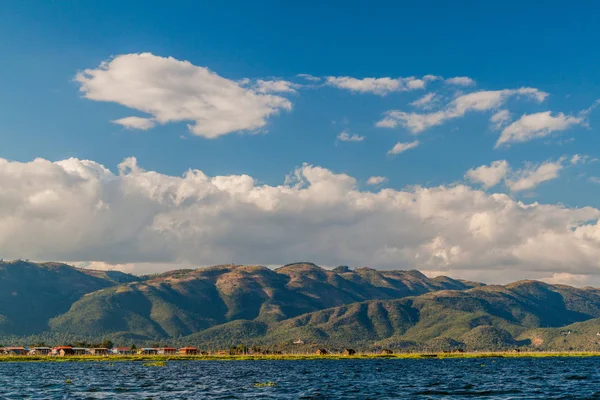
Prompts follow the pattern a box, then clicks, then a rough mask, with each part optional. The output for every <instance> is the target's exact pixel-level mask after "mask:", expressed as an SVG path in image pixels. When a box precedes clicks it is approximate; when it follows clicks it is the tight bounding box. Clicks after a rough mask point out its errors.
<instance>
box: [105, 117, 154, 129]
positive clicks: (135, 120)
mask: <svg viewBox="0 0 600 400" xmlns="http://www.w3.org/2000/svg"><path fill="white" fill-rule="evenodd" d="M112 122H113V123H114V124H118V125H122V126H124V127H125V128H128V129H140V130H143V131H146V130H148V129H150V128H154V126H155V125H156V123H155V122H154V120H153V119H152V118H141V117H125V118H121V119H115V120H114V121H112Z"/></svg>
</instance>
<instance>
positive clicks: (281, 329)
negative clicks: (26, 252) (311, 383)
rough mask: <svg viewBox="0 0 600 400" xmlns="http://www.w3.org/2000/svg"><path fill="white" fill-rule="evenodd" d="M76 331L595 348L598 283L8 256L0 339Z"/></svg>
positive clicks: (367, 345) (232, 339) (56, 336)
mask: <svg viewBox="0 0 600 400" xmlns="http://www.w3.org/2000/svg"><path fill="white" fill-rule="evenodd" d="M66 338H71V339H72V338H77V339H80V340H86V339H89V340H94V339H95V340H97V339H104V338H109V339H112V340H113V341H116V342H118V343H122V344H129V343H133V342H136V343H146V342H148V343H150V342H169V343H171V342H176V343H182V344H183V343H190V344H196V345H199V346H205V347H211V348H219V347H220V348H222V347H227V346H230V345H235V344H239V343H246V344H254V345H260V346H265V347H269V346H273V347H288V348H294V347H297V348H298V349H299V350H300V349H304V348H307V347H315V346H329V347H348V346H352V347H357V348H364V349H373V348H390V349H407V350H411V349H415V350H423V349H431V350H436V351H437V350H451V349H456V348H462V349H468V350H496V349H506V348H519V347H522V348H539V349H557V350H559V349H560V350H565V349H596V348H600V344H599V343H600V290H598V289H595V288H591V287H586V288H574V287H570V286H565V285H550V284H547V283H543V282H538V281H519V282H515V283H512V284H508V285H485V284H482V283H477V282H469V281H464V280H458V279H452V278H449V277H443V276H441V277H437V278H428V277H426V276H425V275H423V274H422V273H420V272H418V271H415V270H412V271H380V270H374V269H371V268H356V269H353V270H351V269H350V268H348V267H345V266H341V267H337V268H335V269H333V270H328V269H324V268H320V267H318V266H317V265H314V264H311V263H294V264H288V265H285V266H283V267H280V268H276V269H270V268H266V267H263V266H247V265H219V266H214V267H209V268H199V269H193V270H191V269H190V270H176V271H170V272H166V273H163V274H157V275H148V276H134V275H129V274H126V273H122V272H118V271H95V270H89V269H85V268H75V267H72V266H69V265H66V264H61V263H32V262H28V261H21V260H18V261H13V262H0V340H2V341H3V342H5V341H10V342H11V343H14V342H27V341H34V340H36V341H39V340H40V339H42V340H45V341H57V340H67V339H66ZM293 342H297V343H300V344H293Z"/></svg>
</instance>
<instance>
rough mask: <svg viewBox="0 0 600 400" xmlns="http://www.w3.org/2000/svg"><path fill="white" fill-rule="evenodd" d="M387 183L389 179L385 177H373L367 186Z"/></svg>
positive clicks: (368, 180)
mask: <svg viewBox="0 0 600 400" xmlns="http://www.w3.org/2000/svg"><path fill="white" fill-rule="evenodd" d="M385 182H387V178H386V177H385V176H372V177H370V178H369V179H367V185H371V186H377V185H381V184H382V183H385Z"/></svg>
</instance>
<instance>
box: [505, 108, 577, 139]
mask: <svg viewBox="0 0 600 400" xmlns="http://www.w3.org/2000/svg"><path fill="white" fill-rule="evenodd" d="M582 124H585V119H584V118H583V117H575V116H572V115H565V114H563V113H558V114H556V116H553V115H552V112H551V111H545V112H539V113H535V114H525V115H523V116H522V117H521V118H519V119H518V120H516V121H515V122H513V123H512V124H510V125H509V126H507V127H506V128H504V130H502V133H501V134H500V138H499V139H498V141H497V142H496V147H500V146H501V145H503V144H508V143H522V142H528V141H530V140H533V139H538V138H542V137H545V136H548V135H550V134H551V133H552V132H558V131H564V130H567V129H569V128H570V127H572V126H573V125H582Z"/></svg>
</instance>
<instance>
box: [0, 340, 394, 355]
mask: <svg viewBox="0 0 600 400" xmlns="http://www.w3.org/2000/svg"><path fill="white" fill-rule="evenodd" d="M294 343H295V344H297V343H298V342H294ZM302 343H303V342H302ZM283 354H284V352H282V351H278V350H265V349H261V348H260V347H258V346H251V347H248V346H246V345H244V344H240V345H237V346H231V347H230V348H229V349H227V350H213V351H204V350H199V349H198V348H197V347H193V346H186V347H181V348H176V347H141V348H136V347H135V346H131V347H116V346H115V347H97V346H91V347H78V346H71V345H64V346H54V347H49V346H31V347H23V346H8V347H0V356H49V357H70V356H102V357H109V356H136V355H138V356H228V355H263V356H264V355H283ZM286 354H288V355H290V354H313V355H317V356H325V355H334V354H337V355H342V356H353V355H355V354H357V351H356V350H354V349H350V348H344V349H339V350H338V349H325V348H316V349H315V348H312V349H310V350H308V351H307V349H303V351H291V352H286ZM372 354H379V355H391V354H393V351H391V350H389V349H383V350H381V349H380V350H376V351H374V352H372Z"/></svg>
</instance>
